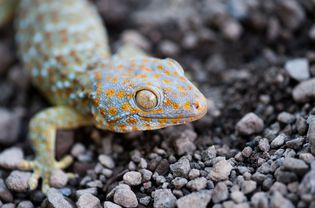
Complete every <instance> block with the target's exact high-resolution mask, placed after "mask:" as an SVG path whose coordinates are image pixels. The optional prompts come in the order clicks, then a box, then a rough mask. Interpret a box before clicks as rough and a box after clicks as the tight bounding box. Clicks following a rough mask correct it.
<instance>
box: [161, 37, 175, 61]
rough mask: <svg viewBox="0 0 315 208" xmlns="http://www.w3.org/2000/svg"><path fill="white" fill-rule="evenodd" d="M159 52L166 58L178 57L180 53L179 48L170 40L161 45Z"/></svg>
mask: <svg viewBox="0 0 315 208" xmlns="http://www.w3.org/2000/svg"><path fill="white" fill-rule="evenodd" d="M159 51H161V52H162V53H163V54H164V55H166V56H171V57H173V56H176V55H177V54H178V52H179V47H178V46H177V45H176V44H175V43H174V42H172V41H170V40H164V41H162V42H161V43H160V45H159Z"/></svg>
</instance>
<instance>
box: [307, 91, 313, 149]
mask: <svg viewBox="0 0 315 208" xmlns="http://www.w3.org/2000/svg"><path fill="white" fill-rule="evenodd" d="M314 87H315V85H314ZM307 123H308V124H309V127H308V131H307V136H306V137H307V138H308V140H309V143H310V146H311V152H312V153H313V154H315V116H314V115H310V116H309V117H308V119H307Z"/></svg>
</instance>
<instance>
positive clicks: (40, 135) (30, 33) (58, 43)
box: [16, 0, 206, 191]
mask: <svg viewBox="0 0 315 208" xmlns="http://www.w3.org/2000/svg"><path fill="white" fill-rule="evenodd" d="M19 2H20V3H19V8H18V10H17V19H16V26H17V36H16V40H17V45H18V48H19V54H20V57H21V59H22V62H23V64H24V68H25V69H26V70H27V72H28V74H29V75H30V77H31V78H32V81H33V83H34V84H35V85H36V86H37V87H38V89H40V90H41V91H42V92H43V94H44V95H45V96H46V97H47V98H48V99H49V100H50V101H51V103H52V104H54V105H56V107H52V108H49V109H47V110H44V111H42V112H39V113H38V114H37V115H36V116H35V117H34V118H33V119H32V120H31V122H30V130H29V134H30V138H31V139H32V142H33V145H34V148H35V151H36V159H35V160H34V161H32V162H30V161H23V162H22V163H21V164H19V167H20V168H21V169H26V170H34V173H33V176H32V177H31V179H30V181H29V185H30V188H31V189H34V188H36V187H37V181H38V179H39V178H40V177H42V178H43V189H44V191H46V190H47V188H48V187H49V178H50V175H51V172H52V171H53V170H55V169H61V168H65V167H67V166H68V165H70V164H71V162H72V158H71V157H70V156H67V157H65V158H64V159H63V160H61V161H59V162H57V161H56V160H55V156H54V148H55V133H56V129H58V128H64V129H69V128H75V127H78V126H82V125H95V126H97V127H99V128H102V129H108V130H111V131H115V132H130V131H136V130H151V129H158V128H163V127H166V126H171V125H176V124H181V123H185V122H189V121H193V120H196V119H199V118H201V117H202V116H203V115H204V114H205V112H206V100H205V97H204V96H203V95H202V94H201V93H200V92H199V90H198V89H197V88H196V87H195V86H194V85H193V84H192V83H191V82H190V81H189V80H188V79H187V78H186V77H185V76H184V72H183V70H182V68H181V66H180V65H179V64H178V63H177V62H176V61H174V60H172V59H157V58H153V57H148V56H144V55H143V54H142V53H140V52H138V53H132V54H129V56H128V53H127V55H126V52H122V53H118V54H117V55H115V56H113V57H112V56H111V54H110V52H109V47H108V43H107V37H106V31H105V29H104V26H103V25H102V23H101V19H100V17H99V16H98V14H97V12H96V10H95V8H94V7H93V6H92V5H91V4H90V3H88V2H87V1H86V0H20V1H19ZM134 51H137V50H134Z"/></svg>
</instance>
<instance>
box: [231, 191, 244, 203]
mask: <svg viewBox="0 0 315 208" xmlns="http://www.w3.org/2000/svg"><path fill="white" fill-rule="evenodd" d="M231 199H232V200H233V201H235V202H236V203H238V204H239V203H241V202H244V201H246V197H245V195H244V194H243V192H240V191H233V192H232V193H231Z"/></svg>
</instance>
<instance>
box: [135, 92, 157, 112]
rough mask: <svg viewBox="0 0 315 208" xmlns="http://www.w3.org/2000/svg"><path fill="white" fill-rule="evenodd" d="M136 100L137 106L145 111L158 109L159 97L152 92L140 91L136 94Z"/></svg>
mask: <svg viewBox="0 0 315 208" xmlns="http://www.w3.org/2000/svg"><path fill="white" fill-rule="evenodd" d="M135 100H136V103H137V105H138V106H139V107H140V108H142V109H144V110H150V109H152V108H154V107H156V105H157V103H158V98H157V96H156V95H155V94H154V93H153V92H152V91H150V90H139V91H138V92H137V93H136V96H135Z"/></svg>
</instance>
